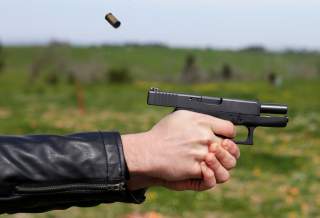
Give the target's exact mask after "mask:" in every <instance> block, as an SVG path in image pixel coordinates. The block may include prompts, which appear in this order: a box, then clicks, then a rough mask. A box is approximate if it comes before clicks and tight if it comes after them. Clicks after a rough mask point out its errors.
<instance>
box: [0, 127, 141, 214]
mask: <svg viewBox="0 0 320 218" xmlns="http://www.w3.org/2000/svg"><path fill="white" fill-rule="evenodd" d="M126 173H127V172H126V167H125V160H124V155H123V151H122V143H121V138H120V136H119V134H118V133H98V132H96V133H80V134H74V135H69V136H54V135H38V136H25V137H17V136H10V137H9V136H1V137H0V186H1V193H0V195H1V196H0V197H1V206H0V212H6V213H15V212H43V211H47V210H51V209H63V208H67V207H70V206H94V205H97V204H99V203H107V202H115V201H122V202H137V203H139V202H141V201H143V200H144V196H143V193H140V195H137V196H133V195H134V194H135V193H130V192H128V190H127V187H126V185H127V184H126V183H127V178H126Z"/></svg>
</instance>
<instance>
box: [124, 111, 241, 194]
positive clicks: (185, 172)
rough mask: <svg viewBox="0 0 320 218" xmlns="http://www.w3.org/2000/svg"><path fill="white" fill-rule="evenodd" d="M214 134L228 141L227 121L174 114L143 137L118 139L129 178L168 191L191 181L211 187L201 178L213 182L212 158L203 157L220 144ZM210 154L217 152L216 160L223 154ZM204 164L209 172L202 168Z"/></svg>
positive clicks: (231, 132) (230, 126)
mask: <svg viewBox="0 0 320 218" xmlns="http://www.w3.org/2000/svg"><path fill="white" fill-rule="evenodd" d="M214 133H216V134H218V135H221V136H224V137H228V138H232V137H234V135H235V128H234V126H233V124H232V123H230V122H229V121H224V120H220V119H217V118H214V117H211V116H208V115H203V114H198V113H194V112H189V111H176V112H174V113H172V114H170V115H168V116H167V117H165V118H164V119H162V120H161V121H160V122H159V123H158V124H157V125H155V126H154V127H153V128H152V129H151V130H150V131H148V132H146V133H140V134H134V135H125V136H122V140H123V144H124V153H125V157H126V161H127V164H128V167H129V172H130V174H131V176H132V178H142V179H143V178H149V179H150V183H155V184H157V183H161V184H160V185H164V186H166V187H168V186H169V188H170V182H181V183H182V182H183V183H186V182H189V183H190V184H191V183H192V184H193V183H195V182H194V181H197V180H195V179H198V181H200V183H201V182H202V183H204V182H205V183H206V184H211V186H212V184H214V183H215V182H214V181H213V179H211V181H207V180H206V181H205V180H204V178H206V176H208V178H213V177H214V176H211V175H213V174H214V170H216V169H219V168H218V167H217V166H216V165H214V164H213V165H212V160H211V159H212V158H210V156H209V158H207V155H208V152H209V149H211V147H212V146H211V145H212V144H213V143H214V142H217V143H218V144H221V142H222V139H220V138H218V137H217V136H215V134H214ZM212 149H213V148H212ZM213 152H217V157H218V156H219V155H218V154H220V156H221V157H222V156H223V155H222V154H224V153H223V152H220V150H216V149H214V151H213ZM204 160H206V161H207V162H208V164H207V165H208V166H211V167H212V169H213V170H212V169H211V168H205V167H204V164H203V162H204ZM210 161H211V162H210ZM210 164H211V165H210ZM210 171H211V172H210ZM159 181H160V182H159ZM163 181H165V182H163ZM193 187H194V186H193ZM198 187H200V186H198ZM191 188H192V187H191ZM186 189H188V187H186Z"/></svg>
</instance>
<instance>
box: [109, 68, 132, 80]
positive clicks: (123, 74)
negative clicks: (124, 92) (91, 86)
mask: <svg viewBox="0 0 320 218" xmlns="http://www.w3.org/2000/svg"><path fill="white" fill-rule="evenodd" d="M107 77H108V81H109V82H110V83H130V82H132V80H133V78H132V76H131V72H130V70H129V69H128V68H111V69H110V70H109V71H108V73H107Z"/></svg>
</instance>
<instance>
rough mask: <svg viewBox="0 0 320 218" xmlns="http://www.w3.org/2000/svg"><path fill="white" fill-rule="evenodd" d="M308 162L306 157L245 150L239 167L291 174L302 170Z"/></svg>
mask: <svg viewBox="0 0 320 218" xmlns="http://www.w3.org/2000/svg"><path fill="white" fill-rule="evenodd" d="M307 162H308V160H307V158H306V157H297V156H290V155H283V154H272V153H266V152H255V151H251V150H243V151H242V153H241V158H240V160H239V162H238V166H237V167H238V168H242V169H246V170H253V169H257V168H259V169H260V170H262V171H269V172H271V173H278V174H289V173H291V172H293V171H296V170H299V169H301V168H302V167H303V166H304V165H306V164H307Z"/></svg>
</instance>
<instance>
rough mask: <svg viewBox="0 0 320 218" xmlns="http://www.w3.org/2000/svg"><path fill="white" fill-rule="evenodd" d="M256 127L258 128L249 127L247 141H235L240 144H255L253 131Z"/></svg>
mask: <svg viewBox="0 0 320 218" xmlns="http://www.w3.org/2000/svg"><path fill="white" fill-rule="evenodd" d="M255 128H256V127H255V126H249V127H247V129H248V136H247V139H246V140H245V141H235V143H236V144H240V145H253V133H254V130H255Z"/></svg>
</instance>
